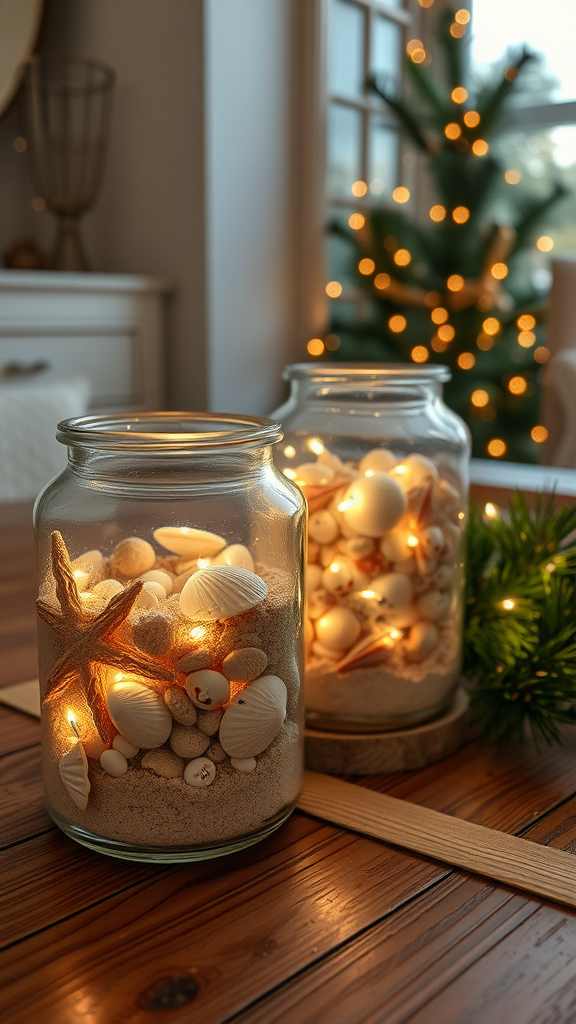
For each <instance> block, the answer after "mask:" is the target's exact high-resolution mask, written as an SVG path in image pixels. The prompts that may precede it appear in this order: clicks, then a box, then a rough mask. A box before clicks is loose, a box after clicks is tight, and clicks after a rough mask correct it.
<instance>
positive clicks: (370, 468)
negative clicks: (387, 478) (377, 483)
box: [358, 448, 398, 474]
mask: <svg viewBox="0 0 576 1024" xmlns="http://www.w3.org/2000/svg"><path fill="white" fill-rule="evenodd" d="M397 462H398V459H397V458H396V456H395V455H393V454H392V452H389V451H388V449H387V448H373V449H372V451H371V452H367V453H366V455H365V456H364V458H363V459H360V462H359V464H358V469H359V470H360V472H361V473H363V474H366V473H389V472H390V470H391V469H392V468H393V467H394V466H395V465H396V463H397Z"/></svg>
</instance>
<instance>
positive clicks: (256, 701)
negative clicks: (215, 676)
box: [219, 676, 287, 758]
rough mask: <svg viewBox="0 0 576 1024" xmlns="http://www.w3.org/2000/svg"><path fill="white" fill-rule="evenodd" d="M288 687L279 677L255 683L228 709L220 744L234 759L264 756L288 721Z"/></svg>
mask: <svg viewBox="0 0 576 1024" xmlns="http://www.w3.org/2000/svg"><path fill="white" fill-rule="evenodd" d="M286 699H287V692H286V686H285V685H284V683H283V682H282V680H281V679H279V678H278V676H262V677H261V679H256V680H255V681H254V682H253V683H250V686H247V687H246V689H245V690H242V692H241V693H239V694H238V696H237V697H235V698H234V700H233V701H232V702H231V703H230V704H229V705H228V707H227V708H226V711H225V712H224V714H223V716H222V721H221V723H220V735H219V740H220V743H221V745H222V747H223V748H224V750H225V751H226V753H227V754H229V755H230V756H231V757H240V758H245V757H255V756H256V754H261V753H262V751H263V750H266V747H268V746H270V744H271V743H272V740H273V739H274V737H275V736H276V735H277V733H278V732H279V730H280V729H281V728H282V724H283V722H284V719H285V717H286Z"/></svg>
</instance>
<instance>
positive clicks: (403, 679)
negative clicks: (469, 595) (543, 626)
mask: <svg viewBox="0 0 576 1024" xmlns="http://www.w3.org/2000/svg"><path fill="white" fill-rule="evenodd" d="M285 378H286V379H287V380H289V381H290V382H291V393H290V397H289V399H288V401H287V402H286V404H285V405H283V406H282V407H281V408H280V409H278V410H277V411H276V412H275V413H274V414H273V416H274V418H275V419H278V420H280V421H281V423H282V424H283V427H284V441H283V444H282V445H281V446H279V447H278V449H277V452H276V461H277V464H278V466H279V467H280V468H281V469H282V472H283V473H284V475H285V476H287V477H288V479H290V480H293V481H294V482H295V483H296V484H297V485H298V486H299V487H300V488H301V490H302V491H303V492H304V494H305V495H306V498H307V501H308V508H309V518H308V556H307V567H306V605H307V618H306V627H305V636H306V688H305V702H306V718H307V722H308V723H309V724H310V725H313V726H315V727H319V728H327V729H335V730H341V731H379V730H387V729H396V728H402V727H407V726H410V725H414V724H417V723H419V722H423V721H425V720H426V719H430V718H433V717H435V716H436V715H438V714H440V713H441V712H442V711H443V710H444V709H445V708H446V707H447V706H448V705H449V704H450V701H451V698H452V694H453V691H454V689H455V687H456V685H457V682H458V678H459V674H460V669H461V654H462V623H463V615H462V611H463V609H462V599H463V563H462V537H463V531H464V529H465V526H466V516H467V500H468V499H467V496H468V462H469V455H470V444H469V436H468V431H467V428H466V426H465V425H464V423H463V422H462V420H460V418H459V417H458V416H456V415H455V414H454V413H453V412H451V411H450V410H449V409H448V408H447V407H446V406H445V405H444V403H443V401H442V383H443V382H444V381H447V380H449V379H450V373H449V370H448V368H447V367H444V366H430V367H413V366H402V365H390V366H386V365H381V364H376V365H355V364H349V363H344V364H329V363H319V364H310V363H302V364H298V365H294V366H289V367H287V369H286V371H285Z"/></svg>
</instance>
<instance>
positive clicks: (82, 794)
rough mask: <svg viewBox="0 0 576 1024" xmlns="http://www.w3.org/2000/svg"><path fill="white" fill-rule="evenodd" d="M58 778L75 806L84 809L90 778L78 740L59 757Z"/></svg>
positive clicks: (86, 761) (86, 803) (82, 749)
mask: <svg viewBox="0 0 576 1024" xmlns="http://www.w3.org/2000/svg"><path fill="white" fill-rule="evenodd" d="M58 767H59V770H60V778H61V779H62V782H63V783H64V785H65V787H66V789H67V790H68V793H69V795H70V796H71V797H72V799H73V801H74V803H75V804H76V807H79V808H80V810H81V811H85V810H86V808H87V806H88V794H89V793H90V779H89V778H88V760H87V758H86V754H85V753H84V747H83V746H82V744H81V743H80V740H77V742H76V743H75V744H74V746H73V747H72V748H71V749H70V750H69V751H68V753H67V754H64V757H62V758H60V764H59V766H58Z"/></svg>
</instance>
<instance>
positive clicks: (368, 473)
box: [364, 469, 374, 476]
mask: <svg viewBox="0 0 576 1024" xmlns="http://www.w3.org/2000/svg"><path fill="white" fill-rule="evenodd" d="M364 476H374V470H373V469H367V470H366V472H365V473H364Z"/></svg>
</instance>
